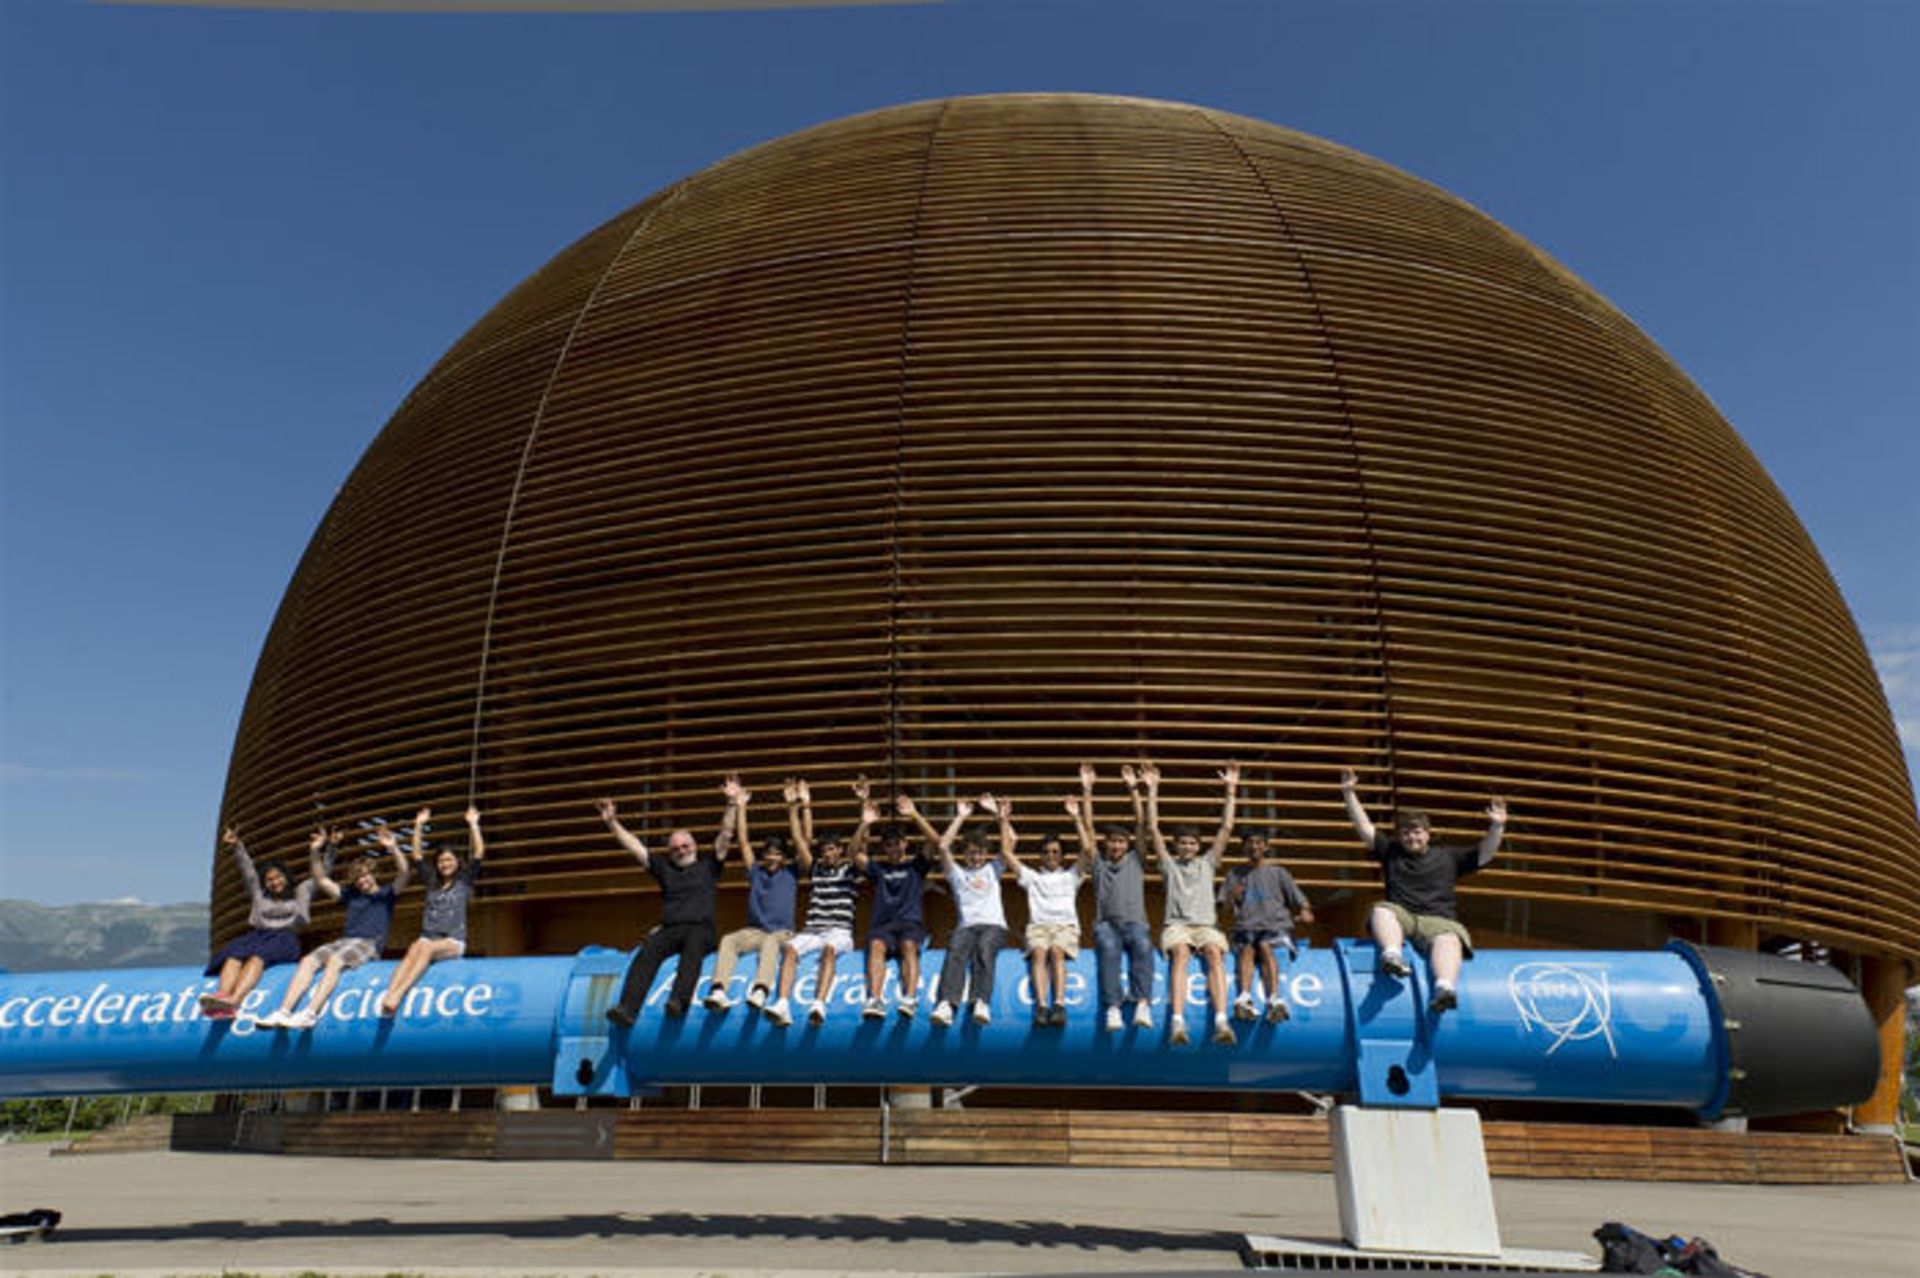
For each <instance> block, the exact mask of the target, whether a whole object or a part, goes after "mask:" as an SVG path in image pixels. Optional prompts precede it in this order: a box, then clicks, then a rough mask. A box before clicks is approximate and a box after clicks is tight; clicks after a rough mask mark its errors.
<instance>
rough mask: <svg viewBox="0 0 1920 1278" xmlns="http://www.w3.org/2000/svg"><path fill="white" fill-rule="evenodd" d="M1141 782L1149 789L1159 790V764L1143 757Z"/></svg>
mask: <svg viewBox="0 0 1920 1278" xmlns="http://www.w3.org/2000/svg"><path fill="white" fill-rule="evenodd" d="M1140 782H1141V784H1142V785H1145V786H1146V787H1147V789H1148V790H1149V791H1153V790H1158V789H1159V788H1160V767H1159V765H1158V764H1155V763H1150V762H1148V761H1147V760H1145V759H1142V760H1141V761H1140Z"/></svg>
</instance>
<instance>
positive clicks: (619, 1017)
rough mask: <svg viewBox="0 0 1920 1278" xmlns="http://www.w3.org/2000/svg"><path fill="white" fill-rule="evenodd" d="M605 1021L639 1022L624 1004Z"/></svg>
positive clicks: (616, 1006)
mask: <svg viewBox="0 0 1920 1278" xmlns="http://www.w3.org/2000/svg"><path fill="white" fill-rule="evenodd" d="M382 1006H383V1007H384V1006H385V1004H382ZM607 1019H608V1020H610V1021H612V1022H613V1023H614V1024H615V1025H624V1026H626V1027H627V1028H628V1029H632V1028H633V1023H634V1022H635V1021H637V1020H639V1019H640V1018H639V1017H637V1016H635V1015H634V1014H633V1013H632V1012H629V1011H628V1010H627V1009H626V1006H625V1004H622V1003H615V1004H614V1005H613V1006H612V1007H609V1008H608V1009H607Z"/></svg>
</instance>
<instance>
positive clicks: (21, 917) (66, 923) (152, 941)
mask: <svg viewBox="0 0 1920 1278" xmlns="http://www.w3.org/2000/svg"><path fill="white" fill-rule="evenodd" d="M206 960H207V907H206V906H205V905H201V904H198V903H191V904H184V905H133V904H126V903H122V902H101V903H98V904H90V905H39V904H36V903H34V902H32V901H0V968H5V969H7V970H9V971H14V972H51V971H58V970H60V969H62V968H76V967H82V968H95V967H178V966H183V965H186V964H189V963H191V964H195V965H198V964H201V963H204V962H206Z"/></svg>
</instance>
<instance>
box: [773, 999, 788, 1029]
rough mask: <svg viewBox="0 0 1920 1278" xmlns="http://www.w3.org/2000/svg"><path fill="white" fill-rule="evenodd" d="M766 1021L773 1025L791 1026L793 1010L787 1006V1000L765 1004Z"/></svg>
mask: <svg viewBox="0 0 1920 1278" xmlns="http://www.w3.org/2000/svg"><path fill="white" fill-rule="evenodd" d="M767 1019H768V1020H770V1021H772V1022H773V1023H774V1024H775V1025H791V1024H793V1009H792V1008H790V1007H788V1006H787V1000H785V999H784V998H782V999H776V1000H774V1001H773V1002H771V1003H769V1004H767Z"/></svg>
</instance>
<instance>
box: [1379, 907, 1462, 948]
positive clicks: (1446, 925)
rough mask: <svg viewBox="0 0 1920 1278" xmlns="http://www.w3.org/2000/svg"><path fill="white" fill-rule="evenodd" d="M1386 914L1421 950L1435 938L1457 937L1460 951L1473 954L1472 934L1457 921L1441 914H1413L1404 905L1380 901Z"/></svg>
mask: <svg viewBox="0 0 1920 1278" xmlns="http://www.w3.org/2000/svg"><path fill="white" fill-rule="evenodd" d="M1380 904H1382V905H1384V906H1386V907H1387V913H1389V914H1391V915H1393V917H1394V918H1396V919H1399V920H1400V930H1401V931H1402V932H1405V933H1406V934H1407V938H1408V939H1409V940H1411V941H1412V942H1413V943H1414V944H1415V945H1418V946H1419V947H1420V948H1421V949H1423V950H1424V949H1426V948H1427V947H1428V946H1430V945H1432V944H1433V938H1434V937H1436V936H1457V937H1459V938H1460V951H1461V953H1463V954H1471V953H1473V933H1471V932H1469V931H1467V929H1466V926H1465V925H1464V924H1462V923H1461V922H1460V921H1459V920H1458V919H1450V918H1447V917H1446V916H1445V915H1441V914H1415V913H1414V912H1413V911H1412V910H1409V909H1408V908H1407V907H1406V906H1404V905H1395V904H1394V903H1393V902H1392V901H1382V902H1380Z"/></svg>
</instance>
